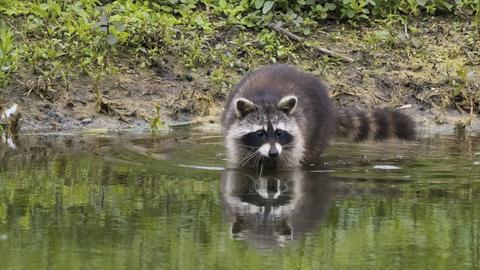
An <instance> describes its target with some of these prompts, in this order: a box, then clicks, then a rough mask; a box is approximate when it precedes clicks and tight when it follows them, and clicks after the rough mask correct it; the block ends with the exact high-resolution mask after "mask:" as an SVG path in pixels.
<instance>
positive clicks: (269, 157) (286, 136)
mask: <svg viewBox="0 0 480 270" xmlns="http://www.w3.org/2000/svg"><path fill="white" fill-rule="evenodd" d="M222 127H223V133H224V137H225V144H226V148H227V156H228V160H229V162H230V163H232V164H234V166H236V167H259V166H260V165H261V166H262V168H265V169H283V168H291V167H297V166H301V165H302V164H310V163H313V162H315V161H316V160H317V159H318V158H319V156H320V154H321V153H322V152H324V151H325V149H326V148H327V146H328V144H329V142H330V140H331V139H333V138H334V137H335V135H337V136H338V137H344V138H347V139H350V140H352V141H356V142H358V141H362V140H366V139H369V138H372V139H375V140H384V139H387V138H393V137H396V138H399V139H404V140H411V139H414V138H415V129H414V123H413V121H412V119H411V118H410V117H408V116H406V115H404V114H402V113H401V112H398V111H395V110H391V109H386V108H384V109H377V110H374V111H372V112H368V113H367V112H363V111H355V110H349V109H343V110H336V108H335V107H334V105H333V103H332V101H331V100H330V97H329V96H328V92H327V88H326V87H325V85H324V84H323V83H322V82H321V81H320V80H319V79H317V78H316V77H314V76H313V75H310V74H307V73H305V72H301V71H298V70H297V69H295V68H293V67H291V66H288V65H269V66H265V67H263V68H260V69H258V70H256V71H253V72H251V73H250V74H248V75H247V76H245V77H244V78H243V79H242V80H241V81H240V82H239V83H238V85H237V86H236V87H235V89H234V90H233V91H232V93H231V94H230V96H229V97H228V99H227V102H226V104H225V108H224V113H223V116H222Z"/></svg>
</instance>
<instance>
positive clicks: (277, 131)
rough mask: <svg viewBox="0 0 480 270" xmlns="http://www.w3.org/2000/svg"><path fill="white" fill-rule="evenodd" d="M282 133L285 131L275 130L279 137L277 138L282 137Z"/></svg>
mask: <svg viewBox="0 0 480 270" xmlns="http://www.w3.org/2000/svg"><path fill="white" fill-rule="evenodd" d="M282 133H283V131H282V130H281V129H277V130H275V135H277V137H280V136H282Z"/></svg>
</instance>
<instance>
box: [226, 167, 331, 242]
mask: <svg viewBox="0 0 480 270" xmlns="http://www.w3.org/2000/svg"><path fill="white" fill-rule="evenodd" d="M331 186H332V181H331V178H330V177H329V176H328V175H326V174H318V173H317V174H313V173H306V172H302V171H300V170H292V171H289V172H283V173H273V174H264V175H263V176H260V177H258V176H257V175H255V174H253V173H252V172H246V171H240V170H226V171H224V173H223V174H222V180H221V189H220V191H221V197H222V204H223V208H224V210H225V213H226V216H227V218H228V219H229V222H230V223H231V233H232V237H233V238H235V239H244V240H247V241H249V242H252V243H253V245H254V246H258V247H270V246H278V245H280V246H281V245H284V244H286V243H287V242H288V241H289V240H292V239H296V238H298V237H300V236H301V235H303V234H304V233H306V232H309V231H311V230H313V229H314V228H315V227H316V225H317V224H318V223H319V222H320V220H321V219H322V217H324V216H325V214H326V212H327V210H328V206H329V204H330V201H331V198H332V190H331Z"/></svg>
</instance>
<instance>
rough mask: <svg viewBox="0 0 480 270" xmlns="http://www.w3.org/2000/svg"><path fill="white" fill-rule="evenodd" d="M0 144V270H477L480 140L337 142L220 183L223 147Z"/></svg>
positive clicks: (115, 142)
mask: <svg viewBox="0 0 480 270" xmlns="http://www.w3.org/2000/svg"><path fill="white" fill-rule="evenodd" d="M16 144H17V149H16V150H14V149H11V148H8V147H7V146H5V145H0V264H1V265H0V269H479V267H480V262H479V260H480V139H479V138H466V139H458V138H453V137H441V138H429V139H421V140H419V141H418V142H414V143H402V142H389V143H377V144H375V143H367V144H348V143H335V144H333V145H332V147H331V148H330V149H329V151H328V152H327V153H326V154H325V156H324V157H323V158H322V159H321V162H320V163H319V164H315V165H312V166H310V167H309V168H306V169H304V170H296V171H288V172H282V173H276V174H270V173H263V174H262V175H261V176H259V175H258V174H257V173H256V172H246V171H236V170H230V169H229V170H224V169H223V168H224V166H225V154H224V149H223V144H222V138H221V137H220V136H217V135H204V134H203V135H202V134H198V133H192V132H189V131H178V132H175V133H174V134H173V135H168V136H161V135H156V136H152V135H139V136H133V135H128V136H111V137H110V136H101V137H98V136H97V137H93V136H83V137H82V136H74V137H69V136H48V137H39V136H24V137H21V138H19V140H17V141H16Z"/></svg>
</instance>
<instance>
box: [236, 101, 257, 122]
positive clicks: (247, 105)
mask: <svg viewBox="0 0 480 270" xmlns="http://www.w3.org/2000/svg"><path fill="white" fill-rule="evenodd" d="M256 109H257V106H256V105H255V104H253V102H251V101H250V100H248V99H246V98H237V99H236V100H235V112H236V113H237V116H238V117H239V118H243V117H245V116H246V115H247V114H249V113H251V112H253V111H255V110H256Z"/></svg>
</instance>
